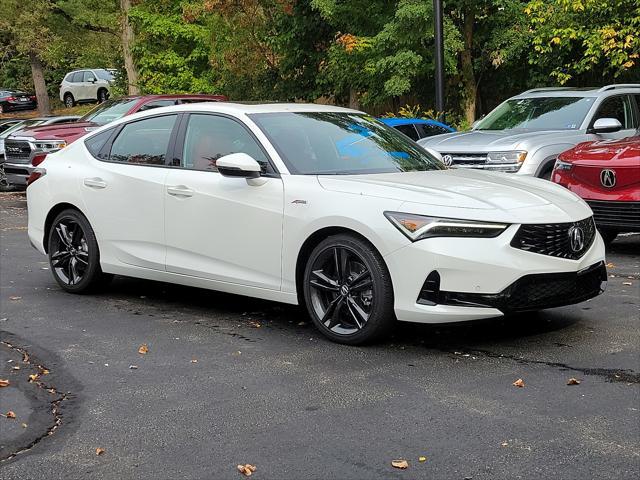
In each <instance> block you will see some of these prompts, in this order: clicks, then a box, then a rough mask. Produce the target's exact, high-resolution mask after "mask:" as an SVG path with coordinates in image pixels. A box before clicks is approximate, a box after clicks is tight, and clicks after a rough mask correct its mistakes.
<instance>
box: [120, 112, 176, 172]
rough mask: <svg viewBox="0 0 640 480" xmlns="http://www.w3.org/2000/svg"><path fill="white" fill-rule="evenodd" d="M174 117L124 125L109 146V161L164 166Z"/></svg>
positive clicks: (169, 116) (166, 116)
mask: <svg viewBox="0 0 640 480" xmlns="http://www.w3.org/2000/svg"><path fill="white" fill-rule="evenodd" d="M175 122H176V116H175V115H165V116H162V117H153V118H147V119H145V120H138V121H137V122H131V123H128V124H126V125H125V126H124V127H123V128H122V130H121V131H120V133H119V134H118V136H117V137H116V139H115V140H114V141H113V145H111V152H110V154H109V161H111V162H123V163H135V164H137V165H164V164H165V158H166V155H167V147H168V146H169V138H170V137H171V131H172V130H173V125H174V124H175Z"/></svg>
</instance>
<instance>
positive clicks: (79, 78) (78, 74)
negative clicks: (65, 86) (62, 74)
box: [69, 72, 84, 83]
mask: <svg viewBox="0 0 640 480" xmlns="http://www.w3.org/2000/svg"><path fill="white" fill-rule="evenodd" d="M83 75H84V73H83V72H75V73H74V74H73V76H72V77H71V80H69V81H70V82H71V83H80V82H82V77H83Z"/></svg>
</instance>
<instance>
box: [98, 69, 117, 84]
mask: <svg viewBox="0 0 640 480" xmlns="http://www.w3.org/2000/svg"><path fill="white" fill-rule="evenodd" d="M94 72H96V75H98V78H100V79H102V80H109V81H111V80H113V74H112V73H111V72H110V71H109V70H94Z"/></svg>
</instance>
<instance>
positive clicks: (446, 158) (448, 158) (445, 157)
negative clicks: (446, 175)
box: [442, 155, 453, 167]
mask: <svg viewBox="0 0 640 480" xmlns="http://www.w3.org/2000/svg"><path fill="white" fill-rule="evenodd" d="M442 163H444V164H445V165H446V166H447V167H450V166H451V164H452V163H453V157H452V156H451V155H443V156H442Z"/></svg>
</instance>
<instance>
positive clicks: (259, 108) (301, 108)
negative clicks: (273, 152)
mask: <svg viewBox="0 0 640 480" xmlns="http://www.w3.org/2000/svg"><path fill="white" fill-rule="evenodd" d="M176 97H183V96H182V95H177V96H176ZM192 110H200V111H202V110H210V111H212V112H228V113H233V114H253V113H286V112H292V113H300V112H342V113H358V114H362V113H363V112H360V111H358V110H352V109H350V108H343V107H336V106H333V105H318V104H315V103H257V104H247V103H235V102H211V103H209V102H207V103H189V104H186V105H184V104H183V105H176V106H170V107H162V108H161V109H160V108H157V109H156V108H154V109H153V111H154V112H158V111H178V112H185V111H192Z"/></svg>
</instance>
